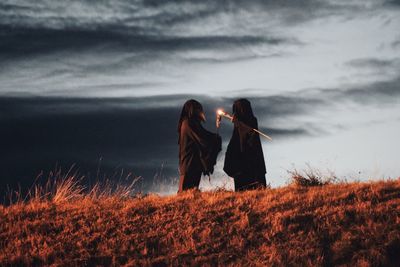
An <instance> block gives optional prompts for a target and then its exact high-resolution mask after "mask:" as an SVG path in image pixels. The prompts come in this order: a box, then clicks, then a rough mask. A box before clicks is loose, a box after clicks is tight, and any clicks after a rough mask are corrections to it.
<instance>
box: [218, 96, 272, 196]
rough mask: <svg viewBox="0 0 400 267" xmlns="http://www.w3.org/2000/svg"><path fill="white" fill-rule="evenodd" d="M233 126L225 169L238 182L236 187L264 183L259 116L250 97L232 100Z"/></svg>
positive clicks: (253, 186) (259, 185)
mask: <svg viewBox="0 0 400 267" xmlns="http://www.w3.org/2000/svg"><path fill="white" fill-rule="evenodd" d="M233 124H234V129H233V133H232V137H231V140H230V142H229V144H228V148H227V151H226V155H225V163H224V171H225V173H226V174H228V175H229V176H230V177H233V179H234V182H235V190H236V191H240V190H245V189H252V188H257V187H265V186H266V181H265V174H266V169H265V161H264V155H263V151H262V146H261V141H260V136H259V134H258V133H256V132H254V131H253V130H252V129H253V128H254V129H257V130H258V123H257V119H256V117H254V115H253V111H252V108H251V104H250V102H249V101H248V100H247V99H239V100H237V101H235V102H234V104H233Z"/></svg>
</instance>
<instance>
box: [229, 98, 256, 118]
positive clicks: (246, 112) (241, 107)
mask: <svg viewBox="0 0 400 267" xmlns="http://www.w3.org/2000/svg"><path fill="white" fill-rule="evenodd" d="M232 112H233V116H234V117H236V118H237V119H238V120H239V121H242V122H244V123H248V124H251V123H252V122H254V120H255V117H254V114H253V109H252V108H251V103H250V101H249V100H247V99H246V98H241V99H238V100H236V101H235V102H233V106H232Z"/></svg>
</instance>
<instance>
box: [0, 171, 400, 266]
mask: <svg viewBox="0 0 400 267" xmlns="http://www.w3.org/2000/svg"><path fill="white" fill-rule="evenodd" d="M66 178H67V180H66V181H65V182H64V183H58V186H59V187H61V188H58V189H57V187H56V188H53V189H52V190H53V191H51V190H50V193H49V192H45V193H43V192H42V193H39V192H38V193H37V194H36V197H31V198H30V199H26V201H19V202H17V203H15V204H13V205H11V206H7V207H6V206H0V222H1V223H0V266H3V265H15V266H20V265H29V266H31V265H55V266H75V265H79V266H81V265H87V266H93V265H106V266H107V265H127V266H138V265H145V266H146V265H147V266H152V265H156V266H163V265H167V266H168V265H173V266H180V265H206V266H207V265H209V266H210V265H217V264H219V265H223V266H225V265H227V266H229V265H235V266H236V265H239V266H248V265H251V266H332V265H353V266H399V264H400V179H397V180H391V181H390V180H389V181H379V182H368V183H342V184H328V185H323V186H313V187H304V186H293V185H289V186H287V187H283V188H278V189H266V190H255V191H248V192H241V193H233V192H229V191H224V190H219V191H218V192H204V193H201V192H198V191H192V192H187V193H184V194H180V195H177V196H169V197H160V196H157V195H148V196H144V197H139V196H136V197H132V196H130V193H129V188H127V187H124V189H123V190H122V191H121V189H119V190H120V191H118V190H109V191H107V190H106V192H107V193H104V190H103V189H101V188H100V187H99V186H98V187H97V188H96V187H95V188H94V189H92V190H89V191H84V188H81V187H80V186H79V183H75V181H74V180H68V177H66ZM38 190H39V189H38ZM39 191H40V190H39ZM43 191H46V190H43ZM68 192H69V193H68ZM88 192H89V193H88ZM102 192H103V193H102ZM123 192H125V193H123ZM70 194H71V195H70ZM120 194H121V195H120ZM32 195H35V194H32Z"/></svg>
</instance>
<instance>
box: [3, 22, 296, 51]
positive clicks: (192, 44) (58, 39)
mask: <svg viewBox="0 0 400 267" xmlns="http://www.w3.org/2000/svg"><path fill="white" fill-rule="evenodd" d="M0 36H3V37H4V39H3V42H2V43H1V44H0V55H2V56H3V57H4V56H8V57H26V56H29V55H32V54H33V55H35V54H45V53H51V52H54V51H74V52H79V51H80V50H82V49H93V48H95V47H98V46H107V45H109V46H110V48H111V49H112V50H113V51H124V52H142V53H146V52H151V51H158V52H173V51H188V50H206V49H212V50H218V49H222V48H224V49H226V48H235V47H237V46H248V45H250V46H251V45H260V44H268V45H280V44H288V43H290V44H293V43H296V41H295V40H294V39H293V40H290V39H285V38H274V37H271V38H268V37H260V36H217V35H216V36H189V37H178V36H176V37H174V36H167V37H164V36H152V35H141V34H127V33H121V32H118V31H113V30H112V29H97V30H84V29H77V30H75V29H61V30H60V29H29V28H13V27H4V26H3V27H0ZM105 50H107V47H105Z"/></svg>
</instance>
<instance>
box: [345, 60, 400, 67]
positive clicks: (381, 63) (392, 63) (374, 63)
mask: <svg viewBox="0 0 400 267" xmlns="http://www.w3.org/2000/svg"><path fill="white" fill-rule="evenodd" d="M399 63H400V60H399V59H397V58H392V59H380V58H359V59H353V60H350V61H348V62H346V65H348V66H350V67H355V68H374V69H381V68H393V67H396V66H398V65H400V64H399Z"/></svg>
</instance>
